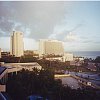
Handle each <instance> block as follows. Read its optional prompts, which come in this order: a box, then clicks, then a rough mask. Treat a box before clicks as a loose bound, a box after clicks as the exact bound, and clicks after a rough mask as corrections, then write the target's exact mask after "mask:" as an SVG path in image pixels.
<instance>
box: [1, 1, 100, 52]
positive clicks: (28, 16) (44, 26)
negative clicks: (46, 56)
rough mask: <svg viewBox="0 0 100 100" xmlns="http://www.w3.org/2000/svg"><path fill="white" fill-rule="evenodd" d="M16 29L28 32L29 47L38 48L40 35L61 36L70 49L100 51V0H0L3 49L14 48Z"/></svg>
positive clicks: (67, 48)
mask: <svg viewBox="0 0 100 100" xmlns="http://www.w3.org/2000/svg"><path fill="white" fill-rule="evenodd" d="M13 30H16V31H21V32H23V33H24V48H25V49H31V50H32V49H38V40H39V39H57V40H60V41H63V44H64V48H65V50H66V51H77V50H78V51H80V50H81V51H100V1H97V2H95V1H94V2H93V1H91V2H89V1H84V2H81V1H78V2H72V1H71V2H70V1H69V2H68V1H65V2H61V1H60V2H57V1H55V2H54V1H53V2H52V1H50V2H43V1H41V2H38V1H37V2H36V1H32V2H25V1H24V2H18V1H17V2H11V1H8V2H1V1H0V48H2V49H3V50H9V49H10V35H11V32H12V31H13Z"/></svg>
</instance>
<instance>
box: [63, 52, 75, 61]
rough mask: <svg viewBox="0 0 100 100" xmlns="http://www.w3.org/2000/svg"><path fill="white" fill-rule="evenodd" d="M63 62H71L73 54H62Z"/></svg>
mask: <svg viewBox="0 0 100 100" xmlns="http://www.w3.org/2000/svg"><path fill="white" fill-rule="evenodd" d="M63 61H64V62H65V61H73V54H72V53H64V56H63Z"/></svg>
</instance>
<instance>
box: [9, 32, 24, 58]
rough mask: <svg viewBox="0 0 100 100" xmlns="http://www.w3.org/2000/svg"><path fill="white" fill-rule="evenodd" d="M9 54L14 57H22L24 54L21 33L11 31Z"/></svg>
mask: <svg viewBox="0 0 100 100" xmlns="http://www.w3.org/2000/svg"><path fill="white" fill-rule="evenodd" d="M10 54H11V55H14V56H15V57H20V56H23V54H24V43H23V33H22V32H17V31H13V33H12V35H11V40H10Z"/></svg>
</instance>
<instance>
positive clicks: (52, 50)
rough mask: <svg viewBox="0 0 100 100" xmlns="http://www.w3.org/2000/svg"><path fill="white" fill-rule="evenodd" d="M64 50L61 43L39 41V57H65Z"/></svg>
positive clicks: (56, 41)
mask: <svg viewBox="0 0 100 100" xmlns="http://www.w3.org/2000/svg"><path fill="white" fill-rule="evenodd" d="M63 54H64V48H63V44H62V42H61V41H58V40H45V39H41V40H40V41H39V56H43V55H63Z"/></svg>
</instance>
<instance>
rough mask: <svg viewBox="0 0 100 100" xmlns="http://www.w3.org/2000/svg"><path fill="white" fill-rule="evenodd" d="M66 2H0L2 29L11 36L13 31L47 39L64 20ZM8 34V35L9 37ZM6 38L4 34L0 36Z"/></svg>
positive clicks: (0, 24) (30, 36) (26, 35)
mask: <svg viewBox="0 0 100 100" xmlns="http://www.w3.org/2000/svg"><path fill="white" fill-rule="evenodd" d="M65 5H66V2H56V1H55V2H0V16H1V17H2V18H3V19H4V21H3V22H2V19H1V18H0V28H1V30H2V31H4V32H6V36H9V35H10V33H11V31H12V30H18V31H23V32H24V36H25V37H29V38H34V39H36V40H37V39H39V38H47V37H48V36H49V35H50V34H52V33H53V29H54V27H55V25H56V24H57V23H58V22H59V21H61V20H62V19H64V16H65V14H66V8H67V6H66V7H65ZM7 34H8V35H7ZM0 36H4V34H2V35H0Z"/></svg>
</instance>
